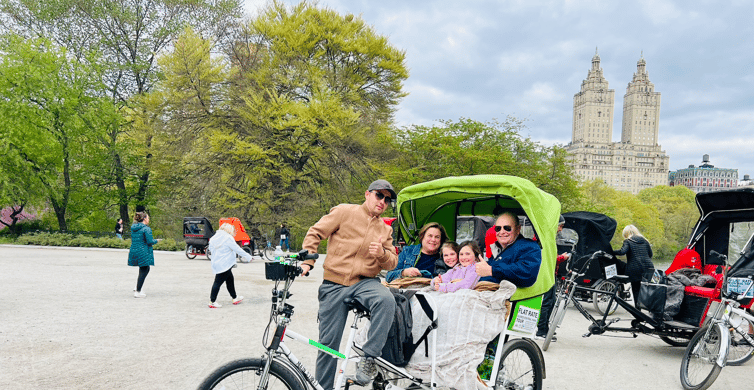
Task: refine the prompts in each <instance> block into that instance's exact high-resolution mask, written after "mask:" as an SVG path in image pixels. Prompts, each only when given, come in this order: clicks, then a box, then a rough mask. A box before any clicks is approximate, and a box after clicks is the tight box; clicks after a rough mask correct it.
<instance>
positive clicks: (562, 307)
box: [542, 296, 568, 351]
mask: <svg viewBox="0 0 754 390" xmlns="http://www.w3.org/2000/svg"><path fill="white" fill-rule="evenodd" d="M567 308H568V297H567V296H566V297H562V299H560V303H559V304H558V307H557V308H555V311H554V312H552V315H551V316H550V318H553V320H552V322H551V323H550V328H549V329H548V330H547V336H545V341H544V342H543V343H542V349H543V350H545V351H547V348H549V347H550V342H551V341H552V338H553V336H555V331H557V330H558V327H559V326H560V324H561V323H563V317H565V313H566V309H567Z"/></svg>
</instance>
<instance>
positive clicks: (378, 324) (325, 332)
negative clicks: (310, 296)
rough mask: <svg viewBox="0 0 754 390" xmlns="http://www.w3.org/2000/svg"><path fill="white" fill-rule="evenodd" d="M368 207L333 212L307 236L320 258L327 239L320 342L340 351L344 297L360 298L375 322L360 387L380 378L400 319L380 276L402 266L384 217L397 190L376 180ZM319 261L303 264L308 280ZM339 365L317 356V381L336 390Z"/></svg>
mask: <svg viewBox="0 0 754 390" xmlns="http://www.w3.org/2000/svg"><path fill="white" fill-rule="evenodd" d="M364 198H365V200H364V203H362V204H360V205H358V204H340V205H338V206H335V207H333V208H332V209H330V213H329V214H327V215H325V216H324V217H322V218H321V219H320V220H319V221H318V222H317V223H316V224H314V226H312V227H311V228H309V231H308V232H307V233H306V237H304V242H303V245H302V247H303V249H305V250H307V251H308V252H309V253H317V248H318V247H319V243H320V242H321V241H322V240H324V239H327V257H326V258H325V261H324V264H323V265H322V267H323V268H324V281H323V282H322V285H320V287H319V294H318V298H319V312H318V318H319V342H320V343H321V344H323V345H325V346H327V347H329V348H332V349H334V350H336V351H337V350H338V349H339V348H340V342H341V338H342V337H343V328H344V327H345V324H346V319H347V318H348V309H347V307H346V305H345V303H343V299H344V298H355V299H356V300H358V301H359V302H360V303H361V304H363V305H364V306H366V307H368V308H369V311H370V313H371V322H370V327H369V333H368V334H367V341H366V342H365V343H364V345H363V347H362V349H363V351H364V355H365V356H364V358H363V359H360V360H359V362H358V364H357V365H356V374H355V376H354V377H353V378H352V379H353V381H354V383H356V384H357V385H359V386H365V385H367V384H368V383H369V382H370V381H371V380H372V379H374V377H375V375H376V363H375V361H374V359H375V358H376V357H379V356H380V355H382V348H383V347H384V345H385V341H386V340H387V335H388V331H389V330H390V326H391V325H392V323H393V318H394V317H395V298H393V294H392V293H391V292H390V290H388V289H387V288H385V286H383V285H382V283H381V282H380V279H379V277H378V275H379V273H380V271H382V270H391V269H393V268H395V266H396V264H397V263H398V255H396V253H395V247H393V234H392V233H393V228H391V227H390V226H388V225H387V224H385V223H384V222H383V221H382V218H380V215H382V213H383V212H385V210H387V208H388V206H389V205H391V204H392V200H393V199H395V190H393V186H392V185H391V184H390V183H388V182H387V181H385V180H375V181H374V182H372V184H370V185H369V187H368V188H367V190H366V192H365V193H364ZM314 264H315V260H306V261H304V262H303V263H302V264H301V268H302V270H303V274H304V275H306V274H308V273H309V271H310V270H311V269H312V268H313V267H314ZM337 363H338V360H337V359H336V358H333V357H331V356H330V355H328V354H326V353H323V352H319V353H318V354H317V368H316V371H315V377H316V379H317V381H318V382H319V383H320V384H321V385H322V387H323V388H324V389H325V390H331V389H332V388H333V382H334V380H335V375H336V369H337Z"/></svg>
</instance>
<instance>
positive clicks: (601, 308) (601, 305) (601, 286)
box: [592, 280, 619, 316]
mask: <svg viewBox="0 0 754 390" xmlns="http://www.w3.org/2000/svg"><path fill="white" fill-rule="evenodd" d="M618 288H619V287H618V285H617V284H616V283H615V282H613V281H610V280H601V281H599V282H597V284H596V285H595V286H594V289H595V290H600V291H604V292H601V293H600V292H596V291H595V292H593V293H592V304H594V310H597V313H599V314H600V315H601V316H604V315H605V312H607V315H611V314H613V313H615V310H616V309H617V308H618V303H617V302H615V301H613V304H612V305H610V307H608V303H610V298H611V297H612V295H613V293H614V292H615V290H617V289H618Z"/></svg>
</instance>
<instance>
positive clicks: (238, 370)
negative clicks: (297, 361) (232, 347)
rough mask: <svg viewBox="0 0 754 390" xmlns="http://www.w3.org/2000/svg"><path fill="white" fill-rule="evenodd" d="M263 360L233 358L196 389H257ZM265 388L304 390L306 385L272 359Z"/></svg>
mask: <svg viewBox="0 0 754 390" xmlns="http://www.w3.org/2000/svg"><path fill="white" fill-rule="evenodd" d="M265 361H266V359H240V360H234V361H232V362H230V363H228V364H226V365H224V366H222V367H220V368H218V369H217V370H215V372H213V373H212V374H210V375H209V376H208V377H207V379H205V380H204V382H202V384H201V385H199V388H198V390H212V389H217V390H257V389H258V388H259V378H260V376H261V375H262V371H263V370H264V365H265ZM266 389H268V390H282V389H289V390H306V385H305V384H304V383H302V382H301V380H300V379H299V377H298V376H297V375H296V373H295V372H293V370H291V369H290V368H289V367H287V366H285V365H283V364H281V363H278V362H277V361H274V360H273V362H272V365H271V366H270V377H269V380H268V381H267V387H266Z"/></svg>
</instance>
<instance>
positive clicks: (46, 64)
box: [0, 34, 107, 230]
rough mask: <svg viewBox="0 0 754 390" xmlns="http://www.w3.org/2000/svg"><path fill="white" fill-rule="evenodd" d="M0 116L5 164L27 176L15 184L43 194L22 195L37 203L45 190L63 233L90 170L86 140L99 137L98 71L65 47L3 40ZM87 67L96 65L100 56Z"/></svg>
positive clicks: (38, 41)
mask: <svg viewBox="0 0 754 390" xmlns="http://www.w3.org/2000/svg"><path fill="white" fill-rule="evenodd" d="M2 51H3V52H4V53H5V55H4V56H3V57H2V60H1V61H0V118H2V123H3V127H4V129H3V131H2V132H0V136H1V137H2V138H4V141H5V142H6V146H5V148H6V152H7V153H6V154H5V155H4V160H5V163H4V164H7V166H9V167H12V168H13V169H14V172H17V173H18V174H20V175H24V177H23V178H21V179H20V180H19V181H18V182H17V184H16V186H15V187H16V188H19V187H21V186H31V187H30V188H34V186H35V185H36V186H38V187H39V188H41V190H26V189H22V190H21V191H20V194H21V196H28V199H29V200H33V199H35V198H36V197H35V196H34V195H36V194H38V193H35V192H33V191H42V193H43V194H44V197H46V199H47V201H48V202H49V204H50V206H51V207H52V209H53V210H54V212H55V216H56V218H57V223H58V226H59V227H60V229H61V230H67V229H68V223H67V212H68V207H69V204H70V201H71V196H72V192H73V191H74V188H75V186H76V185H77V184H76V183H81V180H82V175H83V174H85V173H84V172H85V169H82V168H83V167H86V166H89V165H90V164H89V162H90V160H88V158H87V148H86V145H88V142H89V140H90V139H92V138H96V137H97V130H98V129H97V127H96V126H94V127H93V126H92V124H93V122H92V121H91V120H92V119H94V118H99V117H101V116H103V115H104V116H107V114H106V113H103V112H95V111H96V110H97V109H98V108H99V107H100V105H99V103H100V102H101V100H102V98H101V97H98V96H92V95H91V92H92V91H97V90H98V89H99V87H100V85H99V84H98V69H97V68H96V67H91V66H86V65H85V64H84V63H81V62H78V61H76V60H71V59H70V57H69V56H68V55H67V51H66V50H65V49H64V48H60V47H58V46H56V45H55V44H53V43H52V42H50V41H48V40H46V39H42V38H36V39H23V38H22V37H20V36H18V35H14V34H9V35H6V36H3V37H2ZM87 63H90V64H96V57H93V56H92V57H90V58H89V61H87Z"/></svg>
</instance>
